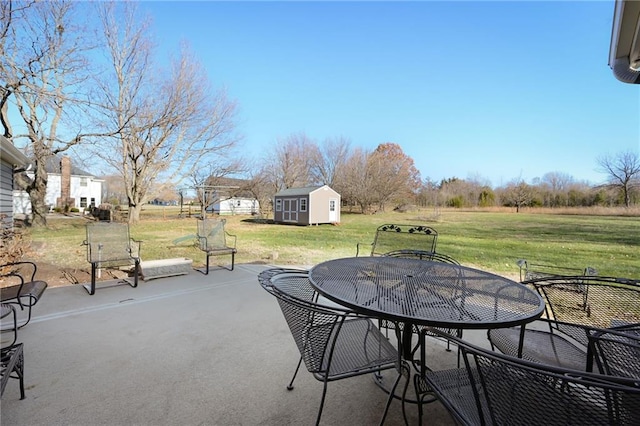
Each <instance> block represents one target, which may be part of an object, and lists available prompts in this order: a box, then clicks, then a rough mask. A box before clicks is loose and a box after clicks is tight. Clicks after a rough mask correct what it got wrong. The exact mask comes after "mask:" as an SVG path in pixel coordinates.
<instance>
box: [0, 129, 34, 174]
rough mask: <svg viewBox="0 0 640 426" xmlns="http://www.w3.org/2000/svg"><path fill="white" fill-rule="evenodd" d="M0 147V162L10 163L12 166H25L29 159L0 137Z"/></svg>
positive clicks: (7, 140) (8, 141)
mask: <svg viewBox="0 0 640 426" xmlns="http://www.w3.org/2000/svg"><path fill="white" fill-rule="evenodd" d="M0 147H1V148H2V149H1V150H0V151H2V161H5V162H7V163H11V165H13V166H19V167H20V166H25V165H26V164H27V163H28V162H29V158H28V157H27V156H26V155H24V154H23V153H22V151H20V150H19V149H18V148H16V147H15V146H14V145H13V143H12V142H11V141H10V140H9V139H7V138H5V137H4V136H2V135H0Z"/></svg>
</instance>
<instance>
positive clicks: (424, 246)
mask: <svg viewBox="0 0 640 426" xmlns="http://www.w3.org/2000/svg"><path fill="white" fill-rule="evenodd" d="M437 241H438V232H437V231H436V230H435V229H433V228H431V227H429V226H424V225H396V224H386V225H380V226H379V227H378V229H376V233H375V236H374V239H373V242H372V243H369V244H363V243H358V244H357V245H356V256H360V255H361V254H362V255H370V256H382V255H383V254H385V253H389V252H392V251H395V250H421V251H423V252H430V253H435V251H436V243H437Z"/></svg>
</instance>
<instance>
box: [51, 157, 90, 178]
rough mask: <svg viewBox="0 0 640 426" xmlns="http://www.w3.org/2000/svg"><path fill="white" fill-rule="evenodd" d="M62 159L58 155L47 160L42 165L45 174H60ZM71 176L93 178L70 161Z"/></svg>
mask: <svg viewBox="0 0 640 426" xmlns="http://www.w3.org/2000/svg"><path fill="white" fill-rule="evenodd" d="M61 159H62V157H60V156H59V155H54V156H53V157H49V158H47V162H46V164H45V165H44V168H45V170H46V171H47V173H56V174H62V170H61V169H60V160H61ZM71 174H72V175H74V176H95V175H93V174H91V173H89V172H87V171H84V170H82V169H81V168H79V167H77V166H75V165H74V164H73V160H72V161H71Z"/></svg>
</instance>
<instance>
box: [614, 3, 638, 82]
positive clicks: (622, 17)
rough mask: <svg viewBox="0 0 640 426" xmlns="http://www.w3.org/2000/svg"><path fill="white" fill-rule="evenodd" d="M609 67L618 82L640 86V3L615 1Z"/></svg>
mask: <svg viewBox="0 0 640 426" xmlns="http://www.w3.org/2000/svg"><path fill="white" fill-rule="evenodd" d="M609 66H610V67H611V69H612V70H613V75H614V76H615V77H616V78H617V79H618V80H620V81H622V82H624V83H631V84H640V1H637V0H616V1H615V5H614V11H613V28H612V29H611V46H610V49H609Z"/></svg>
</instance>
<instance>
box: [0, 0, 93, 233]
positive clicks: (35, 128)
mask: <svg viewBox="0 0 640 426" xmlns="http://www.w3.org/2000/svg"><path fill="white" fill-rule="evenodd" d="M81 7H82V5H80V4H79V3H76V2H72V1H47V2H20V1H3V2H2V3H1V5H0V13H1V15H2V23H1V24H0V32H1V34H2V37H0V40H1V41H0V53H1V54H0V79H1V80H0V87H1V88H0V117H1V118H2V120H0V121H1V122H2V126H3V133H4V134H5V135H8V136H13V138H14V139H15V140H21V139H22V140H25V141H26V142H27V145H28V148H29V150H30V153H31V155H32V156H33V158H34V168H33V179H32V180H31V181H30V182H29V183H28V184H27V186H26V188H25V189H26V191H27V192H28V193H29V196H30V200H31V208H32V212H33V216H34V217H33V220H34V223H36V224H42V225H46V213H47V211H48V209H47V206H46V205H45V195H46V189H47V181H48V176H47V171H46V169H45V164H47V160H48V159H50V158H51V157H52V156H54V155H56V154H58V153H61V152H63V151H66V150H68V149H69V148H71V147H72V146H74V145H77V144H79V143H80V142H81V141H82V140H83V139H84V138H85V137H88V136H92V135H95V132H90V131H87V130H85V129H83V127H84V126H85V125H86V123H82V122H78V121H77V117H84V116H86V108H87V106H88V105H89V104H90V102H89V96H88V93H87V92H86V91H84V90H83V87H85V86H84V83H85V82H86V80H87V76H88V75H89V74H90V72H91V70H90V69H89V63H88V61H87V57H86V54H87V52H88V51H89V50H91V49H92V46H91V44H90V39H89V38H87V37H86V34H87V30H86V28H83V27H81V26H79V25H77V23H78V22H80V20H78V19H76V18H75V16H74V14H75V13H76V12H78V9H79V8H81ZM11 107H15V109H16V111H17V113H18V116H19V117H20V122H19V123H17V126H12V125H11V124H10V123H9V121H8V113H7V111H8V109H9V108H11ZM12 127H16V128H19V132H20V133H18V134H15V135H13V134H12V133H13V132H12ZM61 201H62V203H65V204H66V203H68V201H69V200H61Z"/></svg>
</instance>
